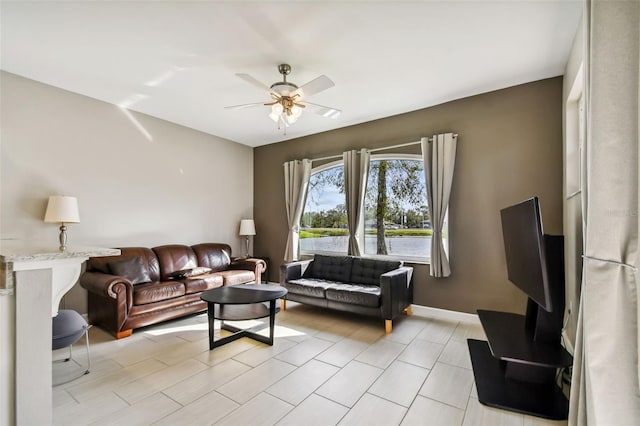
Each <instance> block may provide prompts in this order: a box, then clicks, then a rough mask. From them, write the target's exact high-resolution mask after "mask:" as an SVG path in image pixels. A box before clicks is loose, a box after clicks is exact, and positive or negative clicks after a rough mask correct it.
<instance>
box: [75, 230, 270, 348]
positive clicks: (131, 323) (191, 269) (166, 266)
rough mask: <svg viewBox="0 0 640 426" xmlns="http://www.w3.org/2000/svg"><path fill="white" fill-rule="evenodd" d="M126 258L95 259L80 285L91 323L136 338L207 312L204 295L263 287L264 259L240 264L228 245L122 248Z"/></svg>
mask: <svg viewBox="0 0 640 426" xmlns="http://www.w3.org/2000/svg"><path fill="white" fill-rule="evenodd" d="M120 250H121V254H120V256H109V257H92V258H91V259H89V261H88V262H87V269H86V272H85V273H83V274H82V276H81V277H80V285H81V286H82V287H84V288H85V289H87V291H88V295H89V296H88V301H89V322H90V323H91V324H96V325H99V326H100V327H102V328H104V329H106V330H108V331H110V332H111V333H113V334H114V335H115V336H116V338H118V339H120V338H122V337H127V336H130V335H131V333H132V331H133V329H135V328H140V327H144V326H147V325H151V324H155V323H158V322H161V321H166V320H169V319H173V318H178V317H181V316H184V315H188V314H192V313H195V312H200V311H204V310H206V309H207V303H206V302H203V301H202V300H200V294H201V293H202V292H203V291H205V290H208V289H210V288H216V287H220V286H223V285H234V284H243V283H247V282H252V281H255V282H258V283H259V282H261V275H262V272H264V271H265V269H266V264H265V262H264V261H263V260H261V259H252V258H249V259H234V258H232V257H231V247H230V246H229V245H228V244H220V243H204V244H197V245H194V246H191V247H189V246H186V245H177V244H174V245H165V246H159V247H153V248H146V247H122V248H120Z"/></svg>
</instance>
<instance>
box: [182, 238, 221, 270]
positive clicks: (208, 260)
mask: <svg viewBox="0 0 640 426" xmlns="http://www.w3.org/2000/svg"><path fill="white" fill-rule="evenodd" d="M191 248H192V249H193V251H194V253H195V254H196V259H197V261H198V265H200V266H206V267H207V268H211V270H212V271H213V272H217V271H224V270H225V269H228V268H229V265H230V264H231V246H229V245H228V244H221V243H203V244H196V245H195V246H191Z"/></svg>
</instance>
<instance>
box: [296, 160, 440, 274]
mask: <svg viewBox="0 0 640 426" xmlns="http://www.w3.org/2000/svg"><path fill="white" fill-rule="evenodd" d="M378 160H412V161H422V162H424V159H423V158H422V155H421V154H400V153H388V154H372V155H371V158H370V159H369V163H371V162H372V161H378ZM337 166H342V167H343V168H344V162H343V160H342V159H339V160H335V161H330V162H327V163H324V164H321V165H320V166H317V167H313V168H312V169H311V175H314V174H316V173H321V172H323V171H325V170H329V169H331V168H334V167H337ZM368 183H369V182H367V184H368ZM425 184H426V183H425ZM425 191H426V188H425ZM425 197H426V193H425ZM345 202H346V199H345ZM425 203H427V200H426V198H425ZM427 204H428V203H427ZM305 207H306V200H305ZM442 231H443V233H444V234H445V235H447V238H444V239H443V243H444V249H445V251H446V252H447V254H448V253H449V237H448V235H449V209H448V208H447V214H446V217H445V222H444V226H443V229H442ZM361 240H362V241H360V244H361V247H364V235H362V236H361ZM300 254H301V255H306V256H310V255H314V254H323V255H340V256H346V255H347V253H346V252H335V251H331V252H329V251H322V250H303V249H302V248H301V249H300ZM361 257H364V258H371V259H382V260H401V261H405V262H408V263H417V264H431V256H410V255H393V254H387V255H381V254H370V253H362V255H361Z"/></svg>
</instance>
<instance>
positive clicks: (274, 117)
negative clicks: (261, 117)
mask: <svg viewBox="0 0 640 426" xmlns="http://www.w3.org/2000/svg"><path fill="white" fill-rule="evenodd" d="M269 118H270V119H272V120H273V121H275V122H276V123H277V122H278V121H280V114H276V113H275V112H273V111H271V112H270V113H269Z"/></svg>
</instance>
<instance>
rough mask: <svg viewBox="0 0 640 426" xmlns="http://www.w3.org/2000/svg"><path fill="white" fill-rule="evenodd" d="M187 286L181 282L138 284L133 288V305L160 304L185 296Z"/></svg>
mask: <svg viewBox="0 0 640 426" xmlns="http://www.w3.org/2000/svg"><path fill="white" fill-rule="evenodd" d="M185 292H186V290H185V286H184V284H183V283H182V282H180V281H162V282H152V283H146V284H138V285H137V286H135V287H134V288H133V304H134V305H144V304H146V303H153V302H159V301H161V300H167V299H173V298H175V297H180V296H184V295H185Z"/></svg>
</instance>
